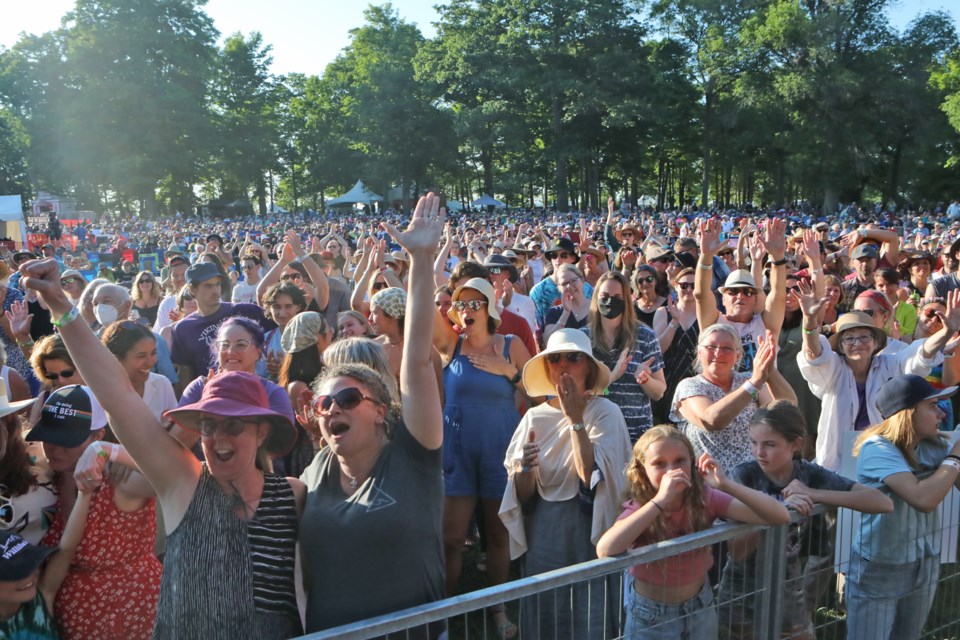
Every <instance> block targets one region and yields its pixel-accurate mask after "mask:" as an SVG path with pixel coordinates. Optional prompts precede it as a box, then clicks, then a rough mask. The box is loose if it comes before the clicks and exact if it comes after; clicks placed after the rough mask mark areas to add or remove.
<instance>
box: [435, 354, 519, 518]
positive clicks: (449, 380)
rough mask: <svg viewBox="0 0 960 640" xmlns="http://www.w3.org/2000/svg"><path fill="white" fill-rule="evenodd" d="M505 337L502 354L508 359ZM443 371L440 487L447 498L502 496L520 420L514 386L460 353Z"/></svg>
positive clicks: (497, 497)
mask: <svg viewBox="0 0 960 640" xmlns="http://www.w3.org/2000/svg"><path fill="white" fill-rule="evenodd" d="M511 338H513V336H505V340H504V347H503V357H504V358H507V359H508V360H509V359H510V340H511ZM462 344H463V337H462V336H461V337H460V338H459V339H458V340H457V347H456V350H455V351H454V352H453V359H451V360H450V363H449V364H447V366H446V367H444V369H443V388H444V392H445V394H446V403H445V404H444V407H443V486H444V493H445V494H446V495H448V496H479V497H481V498H490V499H495V500H500V499H501V498H503V490H504V489H505V488H506V486H507V470H506V468H505V467H504V466H503V458H504V456H505V455H506V452H507V445H509V444H510V439H511V438H512V437H513V432H514V430H515V429H516V428H517V425H518V424H520V413H519V412H518V411H517V406H516V401H515V396H514V386H513V385H512V384H510V380H508V379H507V378H505V377H503V376H498V375H495V374H492V373H486V372H485V371H481V370H480V369H477V368H476V367H474V366H473V364H471V363H470V360H469V359H468V358H467V356H465V355H461V353H460V345H462Z"/></svg>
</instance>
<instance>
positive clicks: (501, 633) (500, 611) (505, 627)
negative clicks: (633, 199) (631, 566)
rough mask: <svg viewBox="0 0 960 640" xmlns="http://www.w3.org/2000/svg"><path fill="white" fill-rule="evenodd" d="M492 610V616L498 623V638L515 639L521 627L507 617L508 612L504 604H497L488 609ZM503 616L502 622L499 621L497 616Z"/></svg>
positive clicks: (504, 639) (500, 639)
mask: <svg viewBox="0 0 960 640" xmlns="http://www.w3.org/2000/svg"><path fill="white" fill-rule="evenodd" d="M488 611H489V612H490V617H491V618H493V622H494V624H495V625H496V632H497V640H514V639H515V638H516V637H517V636H519V635H520V629H518V628H517V625H515V624H514V623H513V622H511V621H510V619H509V618H507V612H506V609H505V608H504V606H503V605H502V604H501V605H495V606H493V607H490V608H489V609H488ZM501 616H502V618H501V620H502V621H501V622H497V618H500V617H501Z"/></svg>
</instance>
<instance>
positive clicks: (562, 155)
mask: <svg viewBox="0 0 960 640" xmlns="http://www.w3.org/2000/svg"><path fill="white" fill-rule="evenodd" d="M550 107H551V112H552V115H553V126H552V129H553V144H554V145H555V154H554V155H555V156H556V183H557V212H558V213H566V212H567V211H569V210H570V187H569V185H568V184H567V153H566V150H565V148H564V145H565V144H566V142H565V141H564V138H563V98H562V97H561V96H560V95H559V94H555V95H554V96H553V99H552V100H551V104H550Z"/></svg>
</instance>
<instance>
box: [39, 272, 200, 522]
mask: <svg viewBox="0 0 960 640" xmlns="http://www.w3.org/2000/svg"><path fill="white" fill-rule="evenodd" d="M20 270H21V272H22V273H23V276H24V277H23V278H22V279H21V280H20V282H21V283H22V284H23V286H25V287H27V288H29V289H33V290H35V291H36V292H37V293H38V294H39V295H40V297H41V298H42V299H43V300H44V301H45V302H46V304H47V306H48V307H49V309H50V313H51V315H52V317H53V318H54V320H55V321H58V322H62V323H63V324H62V326H61V327H60V336H61V337H62V338H63V342H64V344H65V345H66V346H67V350H68V351H69V352H70V356H71V358H72V359H73V361H74V363H75V364H76V366H77V370H78V371H80V374H81V375H82V376H83V379H84V380H85V381H86V383H87V386H89V387H90V388H91V389H92V390H93V393H94V395H95V396H96V397H97V399H98V400H99V401H100V403H101V404H102V405H103V408H104V409H105V410H106V411H107V414H108V416H109V418H110V426H111V427H112V428H113V430H114V432H115V433H116V434H117V436H118V437H119V438H120V441H121V442H122V443H123V445H124V447H126V449H127V451H129V452H130V455H131V456H133V459H134V460H136V462H137V464H138V465H139V467H140V469H141V470H142V471H143V474H144V476H146V478H147V479H148V480H149V481H150V484H152V485H153V486H154V488H155V489H156V490H157V494H158V495H159V496H161V499H162V498H163V496H165V495H171V494H172V493H174V492H179V491H182V492H183V495H187V496H191V495H192V494H193V490H194V488H195V487H196V483H197V480H198V479H199V477H200V462H199V461H198V460H197V458H196V457H195V456H194V455H193V454H192V453H191V452H190V451H189V450H187V449H185V448H184V447H182V446H180V444H179V443H178V442H177V441H176V440H174V439H173V438H172V437H170V435H169V434H168V433H167V432H166V431H165V430H164V429H163V427H162V426H161V425H160V422H159V421H158V420H157V419H156V417H155V416H154V414H153V411H152V410H151V409H150V407H148V406H147V404H146V403H145V402H144V401H143V398H141V397H140V394H138V393H137V392H136V391H135V390H134V389H133V386H132V385H131V384H130V378H129V377H128V376H127V373H126V371H124V369H123V366H122V365H121V364H120V361H119V360H117V359H116V358H115V357H114V355H113V354H112V353H110V351H108V350H107V348H106V347H105V346H104V345H103V344H102V343H101V342H100V341H99V340H97V337H96V336H95V335H94V334H93V331H91V330H90V327H89V326H88V325H87V323H86V322H82V321H79V318H76V316H75V314H76V309H74V307H73V306H72V305H71V304H70V301H69V299H68V298H67V296H66V294H65V293H64V291H63V289H62V288H61V287H60V271H59V265H58V264H57V261H56V260H53V259H49V260H42V261H38V260H32V261H30V262H28V263H27V264H25V265H23V266H22V267H20ZM71 317H73V318H74V319H73V320H70V319H69V318H71ZM178 495H180V494H178ZM187 503H189V499H188V500H187ZM184 506H185V505H184ZM165 515H166V514H165ZM168 524H169V523H168Z"/></svg>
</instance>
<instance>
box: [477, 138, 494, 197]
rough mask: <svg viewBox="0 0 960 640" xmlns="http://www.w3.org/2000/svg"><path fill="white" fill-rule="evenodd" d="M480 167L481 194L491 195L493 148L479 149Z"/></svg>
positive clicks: (485, 146) (487, 146)
mask: <svg viewBox="0 0 960 640" xmlns="http://www.w3.org/2000/svg"><path fill="white" fill-rule="evenodd" d="M480 166H481V167H482V169H483V192H484V193H488V194H490V195H491V196H492V195H493V147H492V146H491V145H484V146H483V147H481V149H480Z"/></svg>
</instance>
